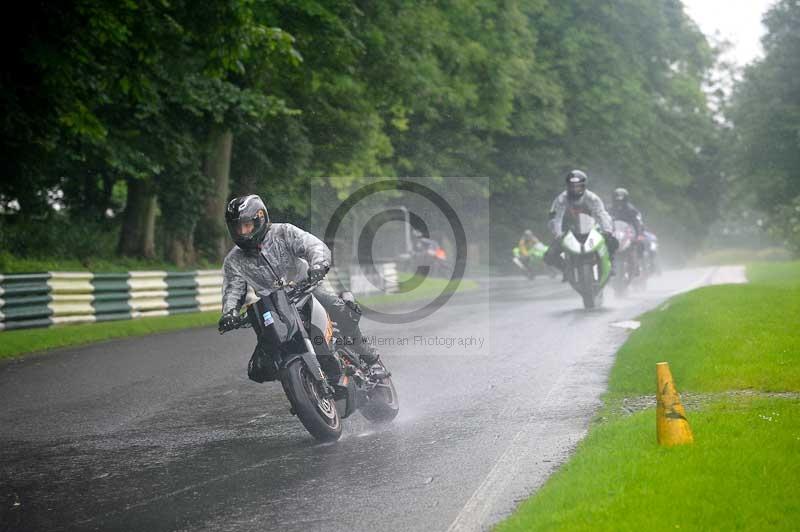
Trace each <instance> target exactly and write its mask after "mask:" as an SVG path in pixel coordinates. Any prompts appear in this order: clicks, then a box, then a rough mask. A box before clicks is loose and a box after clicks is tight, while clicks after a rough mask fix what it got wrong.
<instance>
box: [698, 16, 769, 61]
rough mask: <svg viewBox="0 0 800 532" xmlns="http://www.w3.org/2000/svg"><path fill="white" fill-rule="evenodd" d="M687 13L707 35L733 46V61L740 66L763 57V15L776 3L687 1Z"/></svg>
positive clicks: (731, 55) (731, 54) (731, 56)
mask: <svg viewBox="0 0 800 532" xmlns="http://www.w3.org/2000/svg"><path fill="white" fill-rule="evenodd" d="M683 3H684V5H685V6H686V12H687V13H688V14H689V16H690V17H692V18H693V19H694V20H695V21H696V22H697V25H698V26H700V29H701V30H702V31H703V33H705V34H706V35H711V36H713V35H714V34H715V33H716V32H719V34H720V35H721V36H722V38H723V39H726V40H728V41H730V42H731V43H733V45H734V49H733V50H732V51H731V53H730V56H729V57H730V58H732V59H734V60H735V61H736V63H738V64H739V65H740V66H744V65H745V64H747V63H749V62H751V61H753V60H754V59H756V58H757V57H758V56H759V55H760V54H761V42H760V39H761V36H762V35H763V33H764V27H763V26H762V25H761V16H762V15H763V14H764V13H765V12H766V11H767V9H768V8H769V6H771V5H772V4H773V3H774V0H683Z"/></svg>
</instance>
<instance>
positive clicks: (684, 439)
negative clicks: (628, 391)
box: [656, 362, 694, 446]
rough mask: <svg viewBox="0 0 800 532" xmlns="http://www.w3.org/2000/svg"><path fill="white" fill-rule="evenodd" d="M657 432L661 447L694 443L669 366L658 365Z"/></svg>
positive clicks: (665, 364) (664, 364)
mask: <svg viewBox="0 0 800 532" xmlns="http://www.w3.org/2000/svg"><path fill="white" fill-rule="evenodd" d="M656 381H657V385H658V389H657V390H656V430H657V433H658V444H659V445H666V446H672V445H683V444H686V443H692V442H693V441H694V437H693V436H692V429H691V427H690V426H689V421H688V420H687V419H686V412H685V411H684V410H683V405H682V404H681V397H680V396H679V395H678V391H677V390H676V389H675V383H674V381H673V380H672V373H670V371H669V364H668V363H666V362H659V363H658V364H656Z"/></svg>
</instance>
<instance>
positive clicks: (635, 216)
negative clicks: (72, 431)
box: [609, 188, 644, 237]
mask: <svg viewBox="0 0 800 532" xmlns="http://www.w3.org/2000/svg"><path fill="white" fill-rule="evenodd" d="M609 213H610V214H611V217H612V218H613V219H614V220H620V221H623V222H625V223H627V224H630V226H631V227H633V228H634V230H635V231H636V236H637V237H641V236H644V219H643V218H642V213H641V211H639V209H637V208H636V207H634V206H633V203H631V199H630V194H629V193H628V190H627V189H625V188H617V189H615V190H614V194H613V195H612V196H611V209H609Z"/></svg>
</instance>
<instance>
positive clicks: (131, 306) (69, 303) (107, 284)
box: [0, 264, 397, 331]
mask: <svg viewBox="0 0 800 532" xmlns="http://www.w3.org/2000/svg"><path fill="white" fill-rule="evenodd" d="M379 269H380V270H381V271H380V272H379V273H380V278H379V279H377V280H374V284H373V285H369V284H368V283H366V284H365V283H363V282H362V283H360V284H362V285H364V286H363V288H356V287H355V286H354V287H353V288H354V291H356V292H357V293H366V292H371V291H374V290H378V289H379V287H380V286H381V285H382V286H383V290H385V291H394V290H395V289H396V284H397V283H396V275H397V274H396V270H395V268H394V264H390V265H382V266H380V268H379ZM387 274H388V275H387ZM336 276H338V278H339V279H340V280H341V281H342V285H344V286H345V287H347V286H349V285H350V273H349V272H348V271H347V268H344V269H342V270H341V271H338V270H333V271H331V273H329V274H328V278H329V280H330V281H333V280H334V279H333V278H334V277H336ZM384 276H385V278H384ZM353 281H354V284H359V283H358V282H357V281H359V279H353ZM339 286H341V285H338V284H337V283H332V285H331V287H332V288H334V287H336V288H338V287H339ZM221 307H222V272H220V271H219V270H198V271H192V272H165V271H131V272H126V273H90V272H46V273H29V274H14V275H3V274H0V331H3V330H12V329H27V328H33V327H49V326H51V325H61V324H70V323H89V322H98V321H111V320H127V319H132V318H140V317H144V316H169V315H172V314H181V313H184V312H202V311H209V310H221Z"/></svg>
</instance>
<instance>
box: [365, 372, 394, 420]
mask: <svg viewBox="0 0 800 532" xmlns="http://www.w3.org/2000/svg"><path fill="white" fill-rule="evenodd" d="M379 364H380V367H381V370H382V371H383V372H384V373H385V374H386V375H387V376H386V377H382V378H380V379H378V381H377V384H376V385H375V387H374V388H373V389H372V391H371V392H370V393H369V396H368V397H369V401H368V402H367V404H365V405H364V406H362V407H361V409H360V410H361V414H362V415H363V416H364V417H365V418H367V420H368V421H371V422H373V423H388V422H389V421H391V420H393V419H394V418H395V417H396V416H397V414H398V412H400V403H399V401H398V400H397V390H395V388H394V383H393V382H392V378H391V377H389V376H388V372H387V371H386V368H385V367H384V366H383V363H382V362H379Z"/></svg>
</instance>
